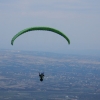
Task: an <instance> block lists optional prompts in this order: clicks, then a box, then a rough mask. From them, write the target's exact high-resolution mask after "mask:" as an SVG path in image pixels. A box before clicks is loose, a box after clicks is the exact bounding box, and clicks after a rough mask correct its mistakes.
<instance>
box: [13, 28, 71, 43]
mask: <svg viewBox="0 0 100 100" xmlns="http://www.w3.org/2000/svg"><path fill="white" fill-rule="evenodd" d="M36 30H43V31H51V32H54V33H56V34H59V35H61V36H62V37H64V38H65V39H66V40H67V42H68V44H70V40H69V38H68V37H67V36H66V35H65V34H64V33H62V32H60V31H59V30H57V29H54V28H50V27H30V28H26V29H24V30H22V31H20V32H18V33H17V34H16V35H15V36H14V37H13V38H12V40H11V44H12V45H13V43H14V41H15V39H16V38H17V37H19V36H20V35H22V34H24V33H26V32H29V31H36Z"/></svg>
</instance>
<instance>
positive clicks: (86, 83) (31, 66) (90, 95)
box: [0, 50, 100, 100]
mask: <svg viewBox="0 0 100 100" xmlns="http://www.w3.org/2000/svg"><path fill="white" fill-rule="evenodd" d="M39 72H44V74H45V77H44V81H43V82H41V81H40V80H39V76H38V73H39ZM0 99H1V100H99V99H100V58H99V56H80V55H65V54H56V53H50V52H31V51H14V50H0Z"/></svg>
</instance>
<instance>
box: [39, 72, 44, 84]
mask: <svg viewBox="0 0 100 100" xmlns="http://www.w3.org/2000/svg"><path fill="white" fill-rule="evenodd" d="M39 77H40V81H41V82H42V81H43V78H44V73H39Z"/></svg>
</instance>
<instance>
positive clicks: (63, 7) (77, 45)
mask: <svg viewBox="0 0 100 100" xmlns="http://www.w3.org/2000/svg"><path fill="white" fill-rule="evenodd" d="M35 26H48V27H53V28H56V29H58V30H60V31H62V32H63V33H65V34H66V35H67V36H68V37H69V39H70V42H71V44H70V45H68V43H67V42H66V40H65V39H64V38H62V37H61V36H60V35H57V34H55V33H53V32H48V31H45V32H44V31H34V32H28V33H25V34H24V35H22V36H20V37H19V38H17V39H16V40H15V42H14V45H13V46H12V45H11V39H12V37H13V36H14V35H15V34H17V33H18V32H19V31H20V30H23V29H25V28H28V27H35ZM0 45H1V47H0V48H1V49H15V50H33V51H47V52H48V51H49V52H62V53H73V52H75V53H79V52H81V53H83V54H84V53H87V54H88V53H90V52H92V51H95V52H94V54H95V53H96V52H97V51H98V52H99V50H100V0H0ZM99 54H100V53H99Z"/></svg>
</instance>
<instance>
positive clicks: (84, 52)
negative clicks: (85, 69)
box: [0, 48, 100, 56]
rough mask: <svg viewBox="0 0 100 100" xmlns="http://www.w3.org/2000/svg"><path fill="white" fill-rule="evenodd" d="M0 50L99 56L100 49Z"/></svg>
mask: <svg viewBox="0 0 100 100" xmlns="http://www.w3.org/2000/svg"><path fill="white" fill-rule="evenodd" d="M0 50H10V51H11V50H14V51H25V52H40V53H55V54H65V55H83V56H88V55H89V56H99V55H100V51H99V50H73V51H68V52H67V53H63V52H54V51H39V50H37V51H35V50H20V49H3V48H0Z"/></svg>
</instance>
